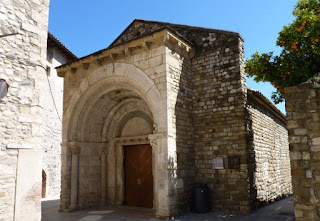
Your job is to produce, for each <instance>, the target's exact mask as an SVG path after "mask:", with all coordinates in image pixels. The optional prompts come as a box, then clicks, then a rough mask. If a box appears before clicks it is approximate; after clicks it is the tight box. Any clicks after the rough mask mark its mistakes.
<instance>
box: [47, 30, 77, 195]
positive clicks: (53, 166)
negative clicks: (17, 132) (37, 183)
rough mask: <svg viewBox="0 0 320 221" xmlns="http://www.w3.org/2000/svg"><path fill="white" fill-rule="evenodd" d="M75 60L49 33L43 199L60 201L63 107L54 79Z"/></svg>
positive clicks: (59, 82)
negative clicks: (64, 66)
mask: <svg viewBox="0 0 320 221" xmlns="http://www.w3.org/2000/svg"><path fill="white" fill-rule="evenodd" d="M76 59H77V57H76V56H75V55H74V54H73V53H72V52H71V51H70V50H69V49H68V48H66V47H65V46H64V45H63V44H62V43H61V42H60V41H59V40H58V39H57V38H56V37H55V36H53V35H52V34H51V33H48V41H47V63H46V71H47V79H45V82H44V83H45V87H44V88H42V90H41V93H43V96H44V97H45V98H46V99H44V101H43V105H44V106H43V107H44V118H45V119H46V121H45V124H44V125H43V126H44V127H43V129H44V131H43V133H44V136H43V140H42V142H43V146H42V147H41V150H42V197H43V198H49V199H50V198H56V199H58V198H59V197H60V189H61V188H60V185H61V134H62V133H61V128H62V105H63V79H62V78H59V77H58V76H57V71H56V69H55V68H56V67H58V66H60V65H62V64H65V63H67V62H71V61H73V60H76Z"/></svg>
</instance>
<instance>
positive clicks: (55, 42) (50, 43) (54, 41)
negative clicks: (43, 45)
mask: <svg viewBox="0 0 320 221" xmlns="http://www.w3.org/2000/svg"><path fill="white" fill-rule="evenodd" d="M47 47H55V48H57V49H58V50H60V51H61V52H62V53H63V54H64V55H65V56H66V57H67V59H69V62H70V61H74V60H77V59H78V57H77V56H76V55H75V54H73V53H72V52H71V51H70V50H69V49H68V48H67V47H66V46H65V45H64V44H63V43H62V42H61V41H60V40H59V39H58V38H57V37H55V36H54V35H53V34H52V33H50V32H48V40H47Z"/></svg>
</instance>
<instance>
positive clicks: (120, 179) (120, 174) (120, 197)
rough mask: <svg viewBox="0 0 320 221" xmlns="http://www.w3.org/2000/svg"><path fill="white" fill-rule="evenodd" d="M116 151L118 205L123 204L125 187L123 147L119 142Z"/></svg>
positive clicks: (115, 146) (116, 144)
mask: <svg viewBox="0 0 320 221" xmlns="http://www.w3.org/2000/svg"><path fill="white" fill-rule="evenodd" d="M114 153H115V158H116V162H115V163H116V168H115V169H116V170H115V173H116V174H115V176H116V189H115V191H116V205H122V202H123V195H124V188H123V148H122V145H121V144H119V143H115V145H114Z"/></svg>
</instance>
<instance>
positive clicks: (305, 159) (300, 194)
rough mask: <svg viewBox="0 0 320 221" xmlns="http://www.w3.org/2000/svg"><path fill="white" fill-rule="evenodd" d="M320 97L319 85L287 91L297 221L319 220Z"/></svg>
mask: <svg viewBox="0 0 320 221" xmlns="http://www.w3.org/2000/svg"><path fill="white" fill-rule="evenodd" d="M319 95H320V90H319V86H318V84H316V83H304V84H301V85H298V86H294V87H289V88H286V89H285V98H286V110H287V122H288V130H289V143H290V158H291V167H292V168H291V171H292V172H291V173H292V186H293V194H294V207H295V209H294V212H295V216H296V220H297V221H302V220H303V221H314V220H320V206H319V202H320V147H319V145H320V142H319V141H320V122H319V121H320V118H319V113H320V110H319V102H320V101H319Z"/></svg>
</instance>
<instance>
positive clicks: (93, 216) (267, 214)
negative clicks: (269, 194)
mask: <svg viewBox="0 0 320 221" xmlns="http://www.w3.org/2000/svg"><path fill="white" fill-rule="evenodd" d="M58 210H59V200H50V201H42V221H104V220H118V221H128V220H133V221H143V220H159V219H156V218H154V213H153V210H150V209H143V208H132V207H125V206H120V207H107V208H105V209H104V210H82V211H76V212H72V213H59V212H58ZM172 220H176V221H184V220H194V221H211V220H217V221H219V220H222V221H229V220H231V221H237V220H239V221H269V220H275V221H292V220H295V218H294V215H293V197H292V196H291V197H288V198H285V199H283V200H280V201H277V202H275V203H272V204H270V205H267V206H265V207H263V208H261V209H259V210H256V211H254V212H253V213H251V214H250V215H246V216H241V215H232V214H226V213H222V212H214V211H212V212H209V213H201V214H199V213H193V212H190V213H187V214H185V215H182V216H178V217H175V218H172Z"/></svg>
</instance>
